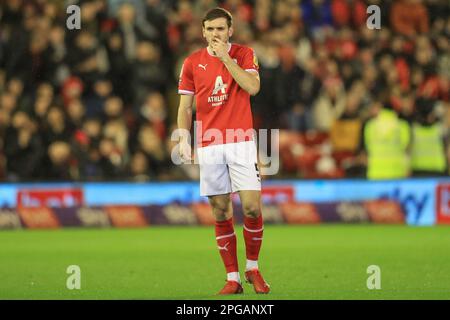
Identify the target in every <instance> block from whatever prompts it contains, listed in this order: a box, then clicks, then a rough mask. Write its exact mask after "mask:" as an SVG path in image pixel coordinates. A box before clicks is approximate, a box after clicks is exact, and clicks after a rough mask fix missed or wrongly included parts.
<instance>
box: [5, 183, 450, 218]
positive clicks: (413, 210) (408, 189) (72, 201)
mask: <svg viewBox="0 0 450 320" xmlns="http://www.w3.org/2000/svg"><path fill="white" fill-rule="evenodd" d="M262 196H263V202H264V203H265V204H266V205H271V204H279V203H284V202H297V203H314V204H322V205H323V204H326V203H332V202H352V201H367V200H390V201H394V202H398V203H399V204H400V206H401V208H402V209H403V212H404V213H405V221H406V223H407V224H409V225H417V226H427V225H433V224H438V223H439V224H450V179H448V178H443V179H408V180H389V181H387V180H386V181H366V180H333V181H295V180H289V181H283V180H273V181H266V182H265V183H264V184H263V192H262ZM233 199H234V200H236V201H239V198H238V197H233ZM205 201H206V198H204V197H201V196H200V194H199V188H198V183H197V182H178V183H155V184H153V183H142V184H137V183H85V184H70V183H46V184H0V207H1V208H30V207H31V208H33V207H51V208H71V207H80V206H85V207H88V208H89V207H98V206H110V205H135V206H148V205H160V206H164V205H167V204H170V203H173V202H177V203H180V204H190V203H197V202H205Z"/></svg>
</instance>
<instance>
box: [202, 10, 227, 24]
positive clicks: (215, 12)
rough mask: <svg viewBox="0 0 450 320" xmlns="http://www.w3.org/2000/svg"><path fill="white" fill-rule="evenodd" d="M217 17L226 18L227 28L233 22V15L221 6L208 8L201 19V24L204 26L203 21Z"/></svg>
mask: <svg viewBox="0 0 450 320" xmlns="http://www.w3.org/2000/svg"><path fill="white" fill-rule="evenodd" d="M218 18H225V19H227V25H228V28H230V27H231V25H232V24H233V17H232V16H231V13H229V12H228V11H227V10H225V9H223V8H219V7H217V8H214V9H211V10H209V11H208V12H207V13H206V14H205V17H204V18H203V20H202V26H203V27H204V26H205V21H210V20H215V19H218Z"/></svg>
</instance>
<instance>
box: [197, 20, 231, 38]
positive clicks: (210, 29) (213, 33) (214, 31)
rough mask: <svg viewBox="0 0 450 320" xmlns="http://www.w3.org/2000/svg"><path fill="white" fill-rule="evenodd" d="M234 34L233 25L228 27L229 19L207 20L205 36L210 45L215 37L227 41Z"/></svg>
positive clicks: (204, 28) (204, 29) (204, 30)
mask: <svg viewBox="0 0 450 320" xmlns="http://www.w3.org/2000/svg"><path fill="white" fill-rule="evenodd" d="M232 34H233V27H230V28H228V24H227V19H225V18H217V19H214V20H209V21H205V25H204V27H203V37H205V39H206V41H207V42H208V45H210V44H211V42H212V41H213V40H214V39H220V40H222V41H223V42H225V43H226V42H228V40H229V39H230V37H231V35H232Z"/></svg>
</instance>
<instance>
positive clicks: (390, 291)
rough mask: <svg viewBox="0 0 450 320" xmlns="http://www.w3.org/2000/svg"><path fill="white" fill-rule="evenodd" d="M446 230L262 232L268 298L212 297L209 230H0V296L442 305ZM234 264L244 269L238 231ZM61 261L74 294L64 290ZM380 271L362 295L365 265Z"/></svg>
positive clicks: (216, 259)
mask: <svg viewBox="0 0 450 320" xmlns="http://www.w3.org/2000/svg"><path fill="white" fill-rule="evenodd" d="M449 231H450V230H449V228H448V227H443V226H440V227H438V226H435V227H408V226H382V225H317V226H288V225H279V226H269V225H266V228H265V231H264V242H263V247H262V249H261V254H260V269H261V271H262V273H263V274H264V276H265V278H266V280H267V281H268V282H269V283H270V284H271V288H272V292H271V293H270V294H269V295H263V296H262V295H256V294H254V293H253V290H252V287H251V286H250V285H248V284H244V294H243V295H237V296H227V297H226V298H223V297H216V296H214V294H215V293H216V292H217V291H218V290H219V289H221V287H222V286H223V285H224V284H225V281H224V280H225V270H224V267H223V266H222V263H221V260H220V256H219V253H218V250H217V247H216V244H215V239H214V228H213V227H150V228H144V229H81V228H80V229H62V230H55V231H50V230H47V231H43V230H35V231H32V230H17V231H1V232H0V299H158V300H170V299H274V300H277V299H296V300H297V299H308V300H311V299H313V300H316V299H332V300H334V299H450V272H449V270H450V232H449ZM236 233H237V235H238V252H239V262H240V266H241V277H242V276H243V273H242V269H243V267H244V263H245V250H244V242H243V236H242V227H240V226H238V227H237V228H236ZM69 265H78V266H79V267H80V269H81V289H80V290H69V289H67V287H66V280H67V278H68V277H69V276H70V274H67V273H66V270H67V267H68V266H69ZM370 265H377V266H379V267H380V269H381V289H379V290H376V289H374V290H369V289H368V288H367V285H366V283H367V279H368V277H370V274H368V273H367V267H368V266H370Z"/></svg>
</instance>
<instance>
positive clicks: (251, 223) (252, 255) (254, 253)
mask: <svg viewBox="0 0 450 320" xmlns="http://www.w3.org/2000/svg"><path fill="white" fill-rule="evenodd" d="M263 229H264V227H263V219H262V214H259V216H258V217H257V218H249V217H244V239H245V252H246V254H247V259H248V260H254V261H258V256H259V250H260V249H261V244H262V238H263Z"/></svg>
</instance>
